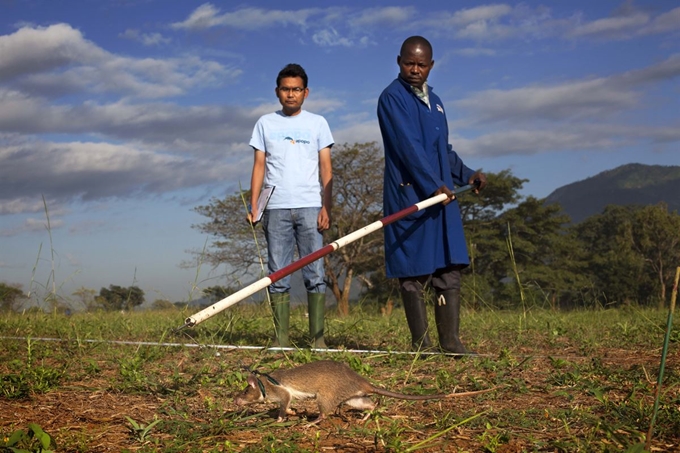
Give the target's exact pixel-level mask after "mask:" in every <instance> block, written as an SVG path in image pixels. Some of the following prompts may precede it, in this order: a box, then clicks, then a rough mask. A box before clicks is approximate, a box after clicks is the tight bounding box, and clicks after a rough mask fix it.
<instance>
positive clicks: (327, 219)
mask: <svg viewBox="0 0 680 453" xmlns="http://www.w3.org/2000/svg"><path fill="white" fill-rule="evenodd" d="M307 82H308V79H307V74H306V73H305V70H304V69H303V68H302V67H301V66H300V65H297V64H289V65H287V66H286V67H285V68H283V69H282V70H281V72H279V75H278V77H277V78H276V90H275V92H276V95H277V97H278V99H279V102H280V103H281V107H282V108H281V110H279V111H276V112H274V113H269V114H266V115H263V116H262V117H261V118H260V119H259V120H258V121H257V124H255V128H254V129H253V135H252V137H251V139H250V146H252V147H253V149H254V155H255V158H254V163H253V173H252V176H251V180H250V191H251V199H250V205H251V212H250V213H249V214H248V221H250V222H252V221H253V219H257V216H258V214H259V213H258V212H257V205H258V200H259V197H260V192H261V190H262V188H263V187H275V190H274V192H273V194H272V196H271V198H270V200H269V203H268V205H267V208H266V209H265V212H264V215H263V217H262V225H263V227H264V232H265V237H266V238H267V252H268V261H267V266H268V269H269V273H270V274H271V273H273V272H276V271H278V270H280V269H282V268H284V267H286V266H287V265H289V264H290V263H292V262H293V254H294V247H295V246H297V248H298V254H299V256H300V257H303V256H306V255H309V254H310V253H312V252H315V251H316V250H318V249H320V248H321V247H322V246H323V236H322V234H321V232H322V231H324V230H327V229H328V228H329V227H330V223H331V206H332V177H333V173H332V168H331V147H332V146H333V136H332V135H331V131H330V128H329V127H328V123H327V122H326V120H325V119H324V118H323V117H322V116H320V115H315V114H313V113H310V112H307V111H305V110H302V104H303V103H304V101H305V99H306V98H307V96H308V95H309V88H308V87H307ZM324 277H325V274H324V268H323V262H322V261H321V260H316V261H314V262H312V263H310V264H308V265H307V266H305V267H304V268H303V269H302V278H303V280H304V283H305V287H306V289H307V305H308V309H309V333H310V335H311V337H312V345H313V347H315V348H325V347H326V343H325V341H324V311H325V303H326V283H325V281H324ZM269 294H270V300H271V304H272V309H273V312H274V326H275V329H276V345H278V346H281V347H286V346H289V344H290V342H289V338H288V326H289V317H290V276H287V277H284V278H282V279H281V280H279V281H277V282H274V283H272V284H271V285H270V287H269Z"/></svg>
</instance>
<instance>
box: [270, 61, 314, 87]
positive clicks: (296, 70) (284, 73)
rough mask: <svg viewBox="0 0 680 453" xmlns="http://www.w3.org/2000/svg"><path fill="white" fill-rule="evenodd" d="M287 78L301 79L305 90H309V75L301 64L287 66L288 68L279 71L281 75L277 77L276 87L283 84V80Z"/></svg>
mask: <svg viewBox="0 0 680 453" xmlns="http://www.w3.org/2000/svg"><path fill="white" fill-rule="evenodd" d="M286 77H300V78H301V79H302V83H303V85H304V86H303V88H307V73H306V72H305V70H304V69H303V68H302V66H300V65H299V64H296V63H290V64H287V65H286V67H284V68H283V69H282V70H281V71H279V75H278V77H276V86H277V87H278V86H279V84H280V83H281V79H283V78H286Z"/></svg>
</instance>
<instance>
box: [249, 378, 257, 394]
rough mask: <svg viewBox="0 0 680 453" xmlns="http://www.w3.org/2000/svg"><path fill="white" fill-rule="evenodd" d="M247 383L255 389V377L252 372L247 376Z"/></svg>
mask: <svg viewBox="0 0 680 453" xmlns="http://www.w3.org/2000/svg"><path fill="white" fill-rule="evenodd" d="M248 385H249V386H251V387H252V388H254V389H255V390H257V378H256V377H255V376H254V375H252V374H251V375H250V376H248Z"/></svg>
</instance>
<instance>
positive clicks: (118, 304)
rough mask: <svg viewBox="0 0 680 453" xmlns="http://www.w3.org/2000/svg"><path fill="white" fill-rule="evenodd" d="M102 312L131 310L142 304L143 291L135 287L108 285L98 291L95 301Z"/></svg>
mask: <svg viewBox="0 0 680 453" xmlns="http://www.w3.org/2000/svg"><path fill="white" fill-rule="evenodd" d="M96 300H97V302H98V303H99V304H100V305H101V307H102V308H103V309H104V310H107V311H114V310H128V311H129V310H132V309H133V308H134V307H137V306H139V305H142V304H143V303H144V291H142V290H141V289H139V287H137V286H130V287H129V288H124V287H122V286H117V285H109V287H108V289H107V288H102V289H101V290H100V291H99V297H98V298H97V299H96Z"/></svg>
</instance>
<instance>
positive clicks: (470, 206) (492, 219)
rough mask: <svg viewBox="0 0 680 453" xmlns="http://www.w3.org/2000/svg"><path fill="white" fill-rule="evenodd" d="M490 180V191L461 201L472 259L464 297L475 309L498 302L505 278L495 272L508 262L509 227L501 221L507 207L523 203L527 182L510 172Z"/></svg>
mask: <svg viewBox="0 0 680 453" xmlns="http://www.w3.org/2000/svg"><path fill="white" fill-rule="evenodd" d="M486 178H487V183H488V184H487V187H486V188H485V189H484V190H483V191H481V192H480V193H479V194H473V193H470V192H468V193H467V194H463V195H461V196H460V197H458V204H459V206H460V211H461V215H462V217H463V227H464V229H465V238H466V240H467V244H468V254H469V255H470V266H469V267H468V268H467V269H466V270H465V271H464V272H465V275H466V277H465V278H464V279H463V297H464V299H465V300H466V301H467V302H468V303H470V304H471V305H473V306H475V305H478V304H479V303H480V302H482V301H484V302H486V303H490V302H491V301H492V300H493V299H494V288H497V285H498V280H499V279H500V278H502V277H498V276H496V275H494V274H493V272H492V269H493V268H497V267H499V266H502V265H504V263H507V261H508V252H507V245H506V242H505V237H506V231H505V224H504V222H502V221H499V220H498V217H499V215H500V214H501V213H502V212H503V210H504V209H505V208H506V207H507V206H509V205H513V204H516V203H517V202H519V201H520V200H521V199H522V197H521V195H520V194H519V191H520V190H521V189H522V186H523V185H524V183H525V182H526V181H527V180H526V179H520V178H518V177H516V176H514V175H513V174H512V172H511V171H510V170H503V171H501V172H499V173H487V174H486Z"/></svg>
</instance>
